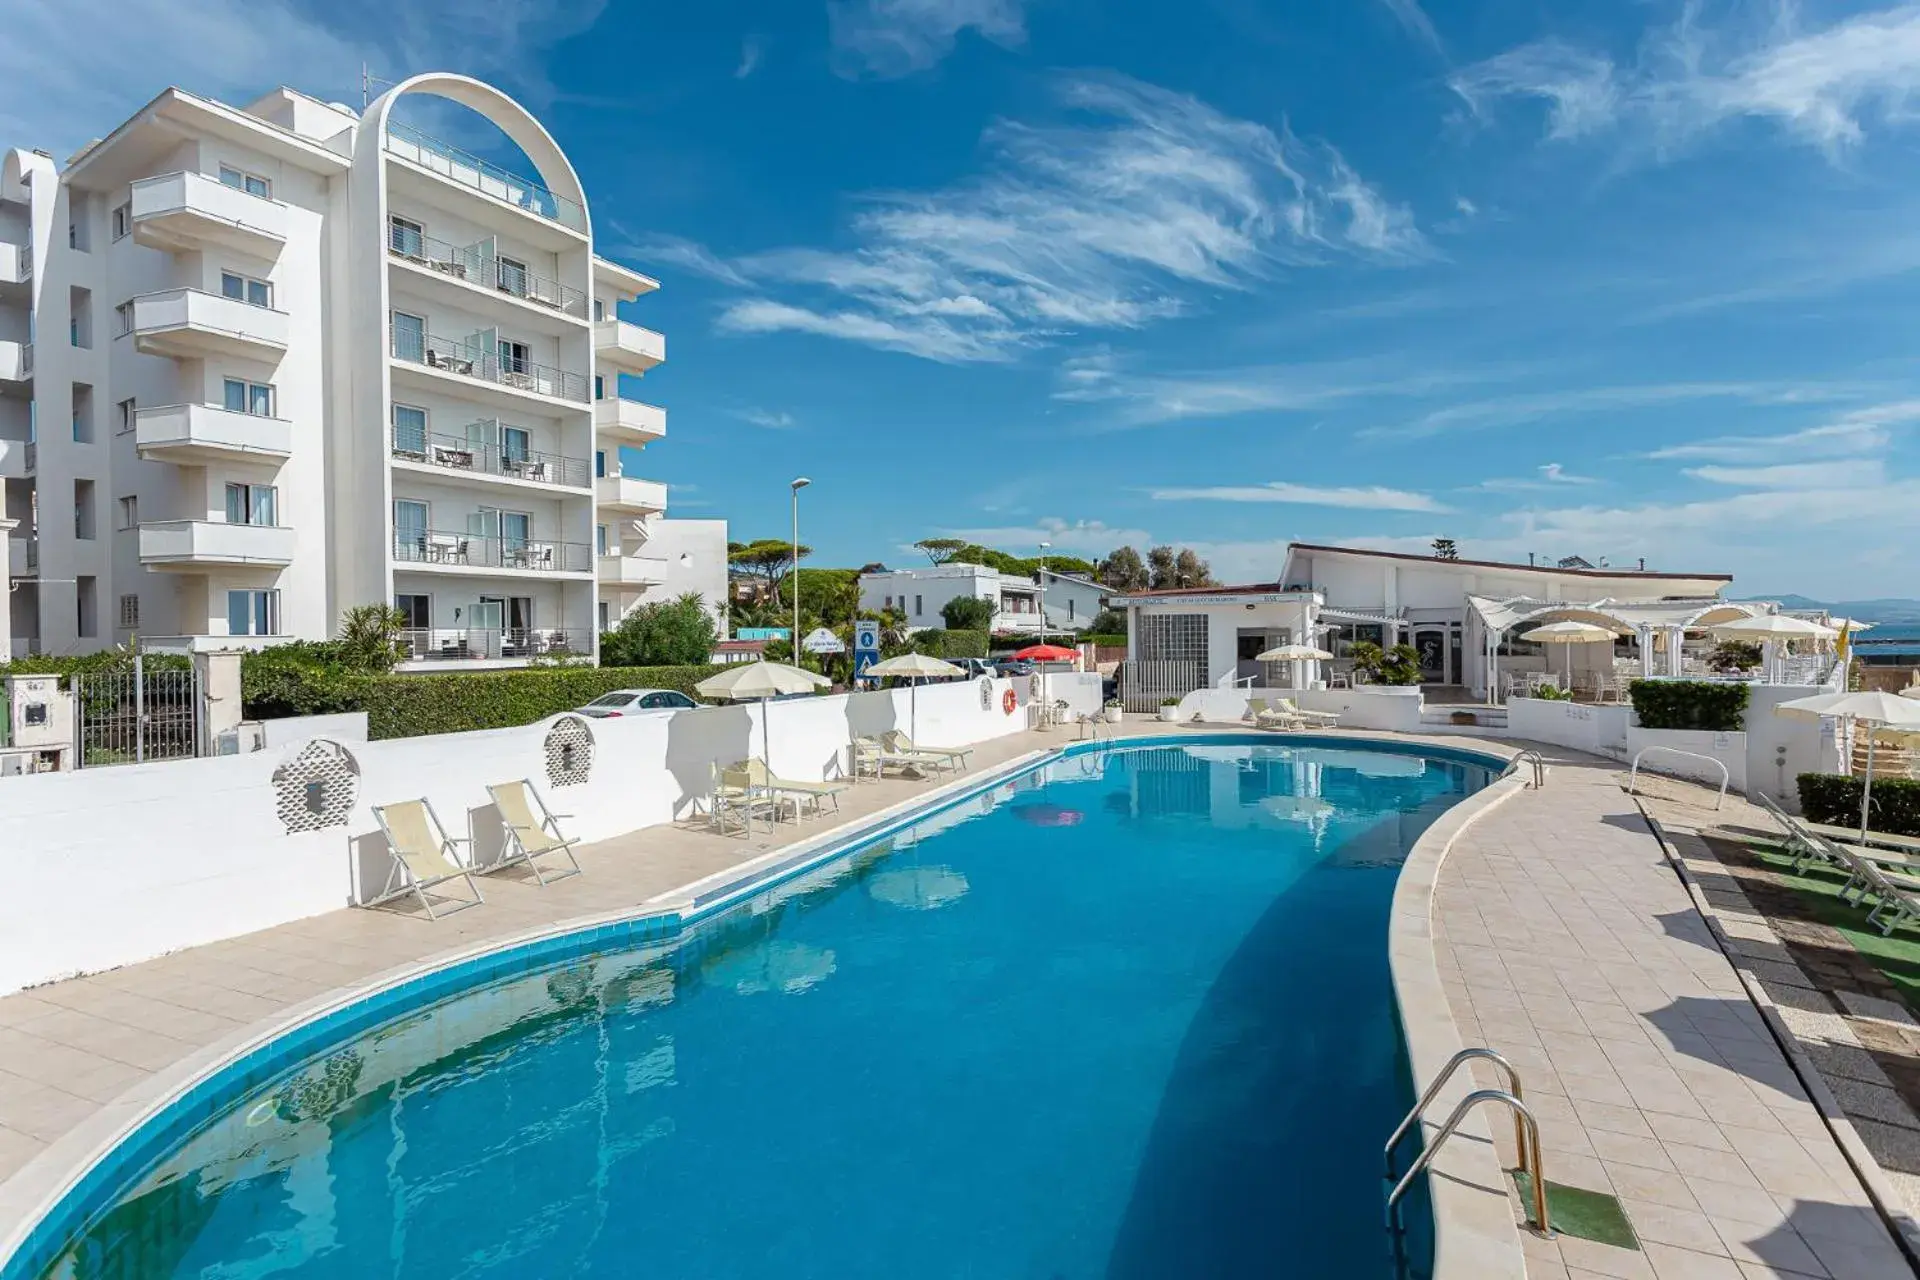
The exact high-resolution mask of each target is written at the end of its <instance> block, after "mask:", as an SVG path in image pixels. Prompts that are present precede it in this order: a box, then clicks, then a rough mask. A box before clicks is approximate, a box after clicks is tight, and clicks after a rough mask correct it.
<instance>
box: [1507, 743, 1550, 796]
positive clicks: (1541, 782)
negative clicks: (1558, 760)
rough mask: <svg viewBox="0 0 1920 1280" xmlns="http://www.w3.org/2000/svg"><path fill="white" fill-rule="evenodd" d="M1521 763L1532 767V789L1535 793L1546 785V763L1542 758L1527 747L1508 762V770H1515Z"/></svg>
mask: <svg viewBox="0 0 1920 1280" xmlns="http://www.w3.org/2000/svg"><path fill="white" fill-rule="evenodd" d="M1522 762H1525V763H1527V764H1530V765H1532V766H1533V789H1534V790H1535V791H1538V790H1539V789H1540V788H1542V787H1544V786H1546V785H1547V761H1546V758H1545V757H1544V756H1542V755H1541V754H1540V753H1539V752H1538V751H1535V750H1533V749H1532V748H1531V747H1529V748H1528V749H1527V750H1525V751H1522V752H1521V753H1520V754H1519V755H1517V756H1515V757H1514V758H1513V759H1512V760H1511V761H1509V762H1508V767H1509V769H1510V770H1517V769H1518V768H1519V767H1520V765H1521V763H1522Z"/></svg>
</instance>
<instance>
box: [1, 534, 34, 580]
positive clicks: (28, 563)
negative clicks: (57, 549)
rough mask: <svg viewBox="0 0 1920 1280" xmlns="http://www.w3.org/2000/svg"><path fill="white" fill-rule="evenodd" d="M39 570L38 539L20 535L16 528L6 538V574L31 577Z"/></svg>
mask: <svg viewBox="0 0 1920 1280" xmlns="http://www.w3.org/2000/svg"><path fill="white" fill-rule="evenodd" d="M39 571H40V540H39V539H38V538H34V537H21V536H20V534H19V531H18V530H15V531H14V533H13V535H12V536H10V537H9V538H8V539H7V576H8V577H12V578H31V577H32V576H33V575H34V574H36V573H38V572H39Z"/></svg>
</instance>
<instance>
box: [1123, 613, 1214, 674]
mask: <svg viewBox="0 0 1920 1280" xmlns="http://www.w3.org/2000/svg"><path fill="white" fill-rule="evenodd" d="M1139 645H1140V660H1141V661H1143V662H1148V661H1175V662H1199V663H1205V662H1206V660H1207V615H1206V614H1204V613H1147V614H1142V615H1141V616H1140V641H1139Z"/></svg>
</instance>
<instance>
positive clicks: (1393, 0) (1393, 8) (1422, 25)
mask: <svg viewBox="0 0 1920 1280" xmlns="http://www.w3.org/2000/svg"><path fill="white" fill-rule="evenodd" d="M1380 3H1381V4H1383V5H1385V6H1386V7H1387V12H1388V13H1390V14H1392V15H1393V20H1394V21H1395V22H1398V23H1399V24H1400V25H1401V26H1402V27H1404V28H1406V32H1407V34H1408V35H1410V36H1412V37H1413V38H1414V39H1416V40H1418V41H1420V43H1422V44H1424V45H1426V46H1427V47H1428V48H1429V49H1432V50H1433V51H1434V52H1435V53H1445V52H1446V50H1445V48H1444V47H1443V46H1442V45H1441V43H1440V33H1439V32H1438V31H1435V30H1434V29H1433V19H1431V18H1429V17H1428V16H1427V11H1426V10H1425V9H1422V8H1421V7H1420V0H1380Z"/></svg>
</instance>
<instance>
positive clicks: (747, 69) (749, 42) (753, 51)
mask: <svg viewBox="0 0 1920 1280" xmlns="http://www.w3.org/2000/svg"><path fill="white" fill-rule="evenodd" d="M766 56H767V42H766V41H765V40H764V39H762V38H761V37H760V36H757V35H753V36H748V37H747V38H746V39H745V40H742V41H741V42H740V65H738V66H736V67H735V68H734V69H733V78H734V79H735V80H745V79H746V78H747V77H748V76H750V75H752V74H753V73H754V72H756V71H758V70H759V69H760V60H761V59H762V58H764V57H766Z"/></svg>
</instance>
